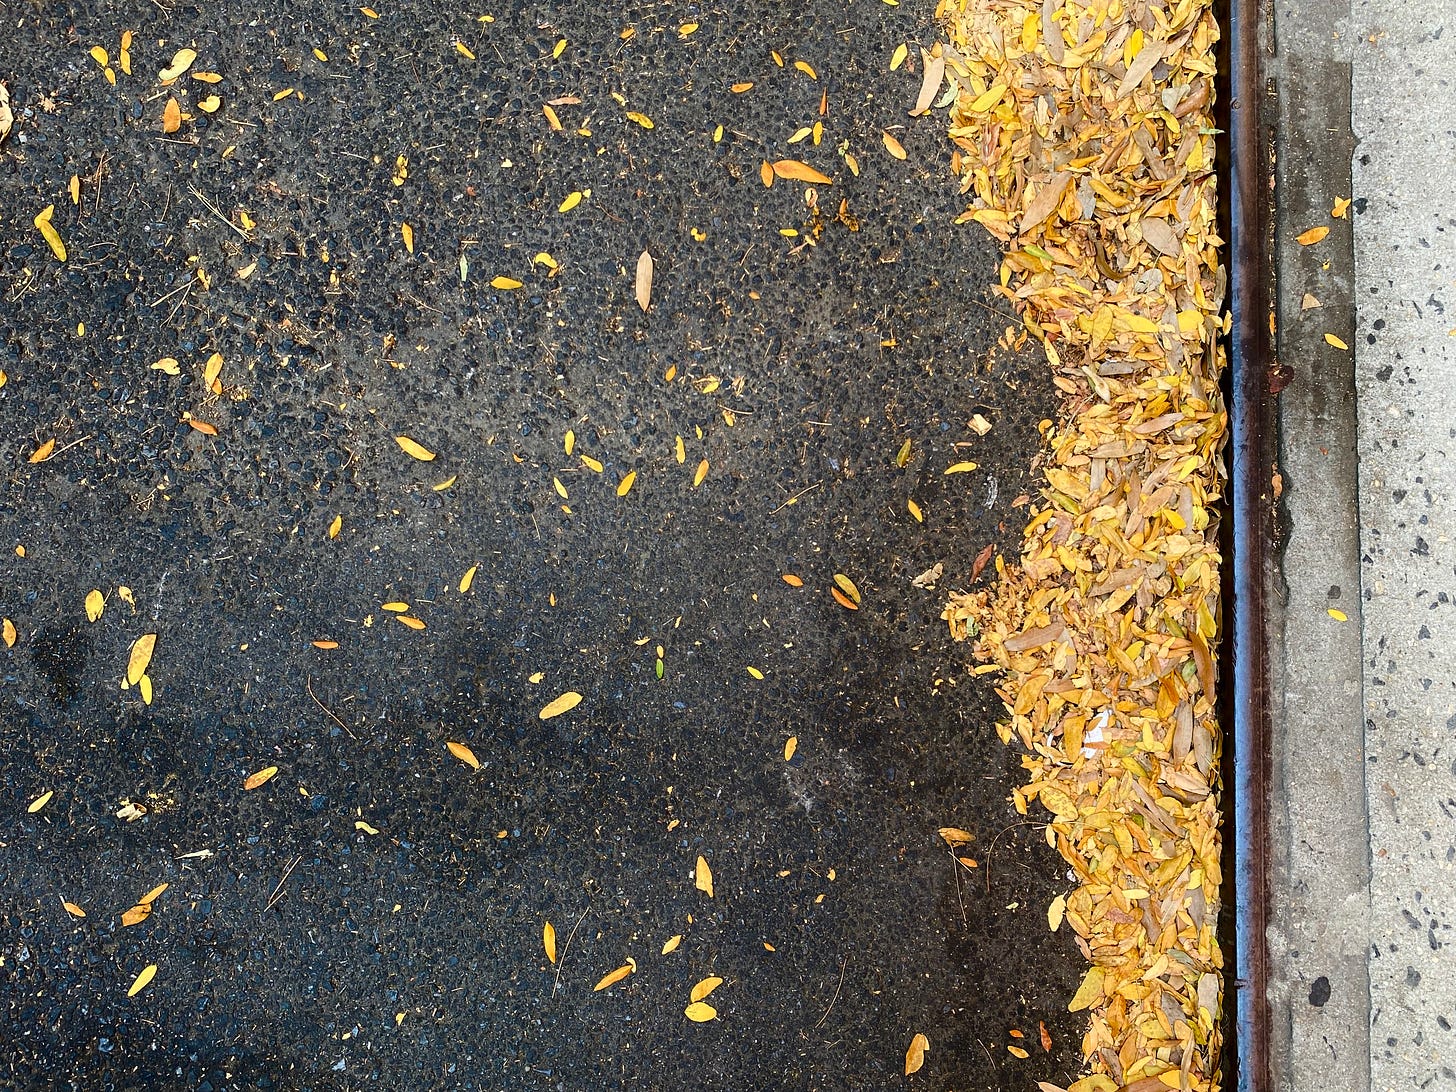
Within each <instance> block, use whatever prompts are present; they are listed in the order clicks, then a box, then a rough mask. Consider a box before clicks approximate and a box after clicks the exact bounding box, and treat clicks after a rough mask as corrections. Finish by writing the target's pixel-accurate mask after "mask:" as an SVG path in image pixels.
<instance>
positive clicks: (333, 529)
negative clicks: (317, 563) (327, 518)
mask: <svg viewBox="0 0 1456 1092" xmlns="http://www.w3.org/2000/svg"><path fill="white" fill-rule="evenodd" d="M343 529H344V517H343V516H335V517H334V519H333V522H332V523H330V524H329V538H338V537H339V532H340V531H342V530H343Z"/></svg>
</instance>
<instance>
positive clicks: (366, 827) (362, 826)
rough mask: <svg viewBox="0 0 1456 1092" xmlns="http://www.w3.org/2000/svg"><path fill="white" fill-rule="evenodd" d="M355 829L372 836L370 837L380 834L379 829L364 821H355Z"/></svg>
mask: <svg viewBox="0 0 1456 1092" xmlns="http://www.w3.org/2000/svg"><path fill="white" fill-rule="evenodd" d="M354 829H355V830H362V831H363V832H364V833H365V834H370V835H374V834H378V833H379V830H378V828H377V827H373V826H371V825H370V824H368V823H366V822H364V820H363V819H355V820H354Z"/></svg>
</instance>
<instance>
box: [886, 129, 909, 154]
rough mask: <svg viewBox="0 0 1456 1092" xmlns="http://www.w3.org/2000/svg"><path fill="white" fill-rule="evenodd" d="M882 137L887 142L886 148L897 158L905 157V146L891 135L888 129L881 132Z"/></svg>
mask: <svg viewBox="0 0 1456 1092" xmlns="http://www.w3.org/2000/svg"><path fill="white" fill-rule="evenodd" d="M880 139H882V140H883V141H884V142H885V150H886V151H888V152H889V153H890V154H891V155H892V156H894V157H895V158H896V159H904V158H905V146H904V145H903V144H901V143H900V142H899V141H898V140H896V139H895V138H894V137H893V136H891V135H890V133H889V132H888V131H886V132H884V133H881V134H880Z"/></svg>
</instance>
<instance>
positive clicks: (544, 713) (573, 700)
mask: <svg viewBox="0 0 1456 1092" xmlns="http://www.w3.org/2000/svg"><path fill="white" fill-rule="evenodd" d="M580 704H581V695H580V694H578V693H577V692H576V691H575V690H568V691H567V692H566V693H564V694H562V695H561V696H560V697H559V698H557V699H555V700H554V701H551V702H548V703H547V704H546V707H545V708H543V709H542V710H541V712H539V713H538V714H536V715H537V716H539V717H540V718H541V719H542V720H550V719H551V718H552V717H559V716H561V714H562V713H569V712H570V711H571V710H573V709H575V708H576V707H577V706H578V705H580Z"/></svg>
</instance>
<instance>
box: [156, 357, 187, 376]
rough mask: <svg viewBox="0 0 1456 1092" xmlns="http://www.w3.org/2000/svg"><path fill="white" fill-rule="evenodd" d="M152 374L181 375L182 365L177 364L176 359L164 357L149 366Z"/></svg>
mask: <svg viewBox="0 0 1456 1092" xmlns="http://www.w3.org/2000/svg"><path fill="white" fill-rule="evenodd" d="M151 370H152V371H154V372H166V373H167V374H168V375H181V374H182V365H180V364H178V363H177V358H176V357H171V356H164V357H162V359H161V360H159V361H157V362H156V363H155V364H153V365H151Z"/></svg>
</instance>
